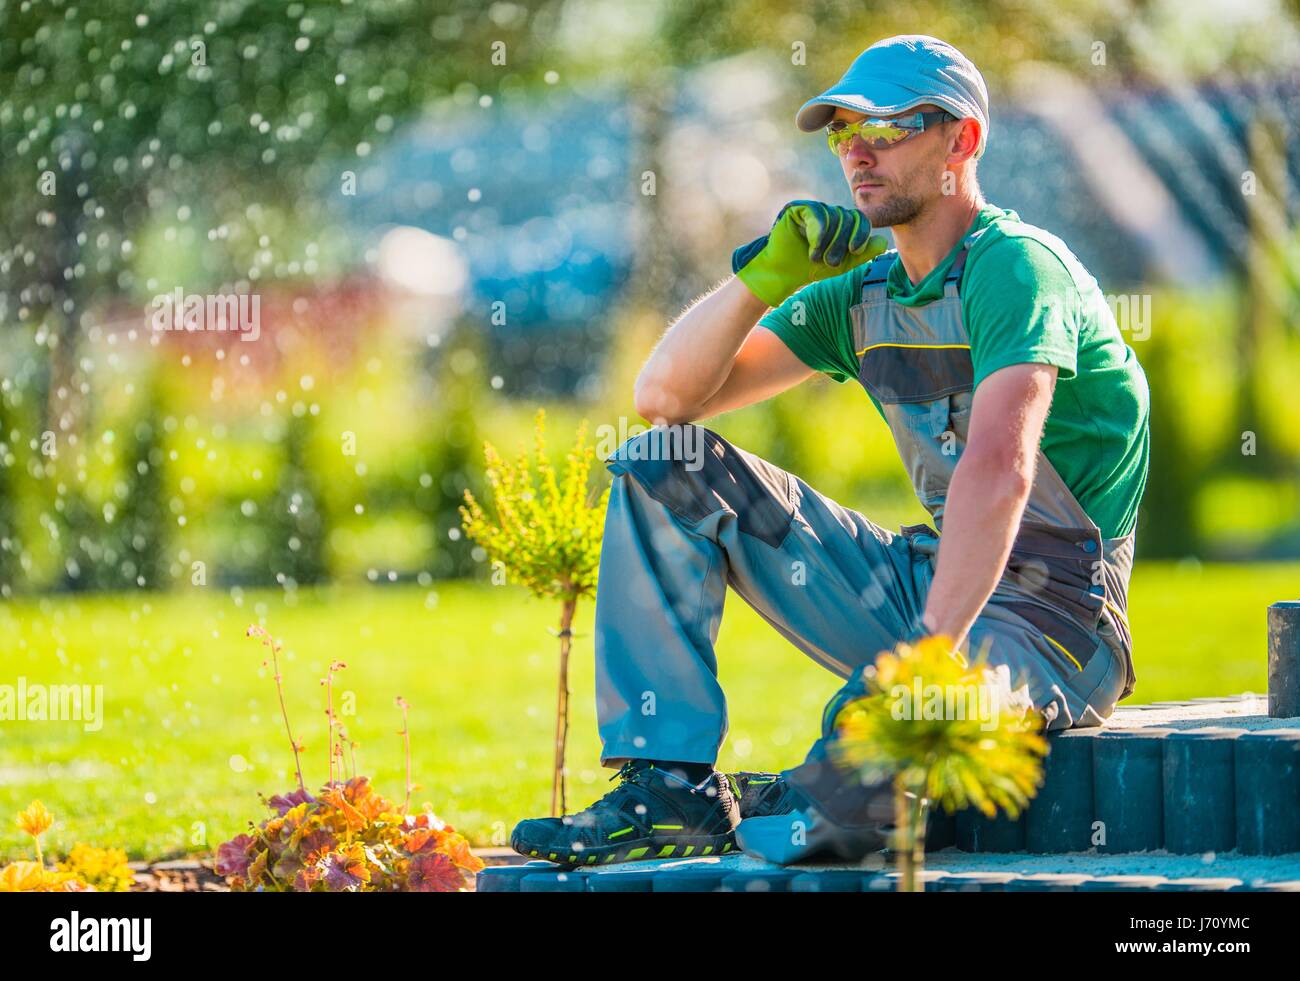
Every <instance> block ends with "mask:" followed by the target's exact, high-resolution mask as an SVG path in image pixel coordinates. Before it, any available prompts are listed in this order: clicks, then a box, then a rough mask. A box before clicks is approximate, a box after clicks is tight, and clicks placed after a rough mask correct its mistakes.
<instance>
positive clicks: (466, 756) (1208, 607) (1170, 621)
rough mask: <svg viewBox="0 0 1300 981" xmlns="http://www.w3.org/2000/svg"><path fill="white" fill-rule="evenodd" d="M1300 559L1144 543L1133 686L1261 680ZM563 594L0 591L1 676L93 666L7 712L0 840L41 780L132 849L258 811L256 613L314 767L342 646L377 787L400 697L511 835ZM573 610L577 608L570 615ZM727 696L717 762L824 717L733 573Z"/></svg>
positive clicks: (778, 754) (287, 774)
mask: <svg viewBox="0 0 1300 981" xmlns="http://www.w3.org/2000/svg"><path fill="white" fill-rule="evenodd" d="M1298 583H1300V564H1287V565H1256V566H1204V567H1200V566H1185V565H1152V564H1147V565H1142V566H1140V567H1139V568H1138V571H1137V572H1136V574H1135V577H1134V584H1133V596H1132V599H1131V606H1132V610H1133V616H1132V622H1133V630H1134V635H1135V638H1136V644H1137V654H1136V663H1137V672H1138V690H1137V693H1136V695H1135V696H1134V700H1137V701H1154V700H1159V699H1169V698H1183V697H1188V698H1190V697H1193V696H1199V695H1216V694H1225V693H1235V692H1241V691H1246V690H1253V691H1263V690H1264V688H1265V652H1266V643H1265V613H1264V611H1265V608H1266V606H1267V605H1268V604H1269V603H1270V602H1272V601H1273V600H1276V599H1281V598H1288V597H1293V596H1294V595H1295V593H1296V587H1297V584H1298ZM554 616H555V611H554V610H553V609H552V608H551V607H550V606H549V605H548V604H543V603H541V602H540V601H536V600H533V599H531V598H529V597H528V596H527V595H526V594H524V593H523V592H522V591H520V590H518V589H516V588H514V587H492V586H486V585H471V584H450V585H440V586H438V587H437V589H436V591H435V590H426V589H421V588H416V587H411V588H406V587H388V588H374V587H369V588H367V587H349V588H337V589H332V590H328V591H323V592H320V593H303V594H302V595H301V596H299V597H298V599H297V602H296V603H286V601H285V598H284V596H283V595H282V594H280V593H278V592H276V593H251V594H247V595H244V596H242V597H239V598H238V599H237V598H235V597H232V596H231V595H230V594H229V593H219V592H217V591H215V590H202V591H200V590H195V591H194V592H192V593H189V594H184V593H177V594H174V595H169V596H161V597H138V596H130V597H102V598H100V597H96V598H47V599H38V600H30V601H28V600H24V601H22V602H19V603H10V604H7V605H5V606H4V607H0V684H7V685H16V684H17V682H18V678H19V677H20V676H23V677H25V678H26V680H27V682H28V683H29V684H36V683H40V684H46V685H61V684H74V683H75V684H89V685H97V684H98V685H103V686H104V688H103V691H104V700H105V703H106V719H105V722H104V724H103V727H102V728H101V729H100V730H99V731H97V732H86V731H84V730H83V727H82V725H81V724H80V723H74V722H32V721H27V722H17V721H14V722H0V857H3V858H14V857H17V856H19V855H20V854H23V853H24V852H25V851H26V849H27V843H26V842H25V841H24V839H23V838H22V837H21V836H20V834H19V833H18V832H17V830H16V828H15V827H14V825H13V823H12V821H11V820H10V818H9V815H10V814H12V813H13V812H16V811H17V810H18V809H19V808H20V807H22V806H23V805H25V804H26V803H27V802H28V801H29V800H31V799H32V798H34V797H39V798H41V799H42V800H43V801H44V802H45V803H46V804H47V805H48V806H49V807H50V808H51V809H52V810H53V811H54V813H55V816H56V821H57V823H56V824H55V826H54V828H53V829H52V830H51V832H50V833H49V834H48V835H47V836H46V839H45V845H46V851H47V854H50V853H53V854H58V855H62V854H63V853H65V852H66V850H67V848H68V847H70V846H71V844H72V843H73V841H75V840H86V841H92V842H94V843H96V844H101V845H116V846H120V847H123V848H125V849H127V851H128V852H129V853H130V854H131V856H132V857H134V858H145V857H148V858H158V857H162V856H173V855H178V854H182V853H185V852H203V851H207V850H209V849H211V848H213V847H215V846H216V844H218V843H219V842H221V841H222V840H224V839H225V838H227V837H229V836H231V835H234V834H236V833H238V832H239V831H241V830H243V828H244V826H245V824H246V822H247V820H248V819H249V818H250V817H256V816H259V815H260V813H261V808H260V806H259V804H258V800H257V794H258V792H259V791H262V792H266V793H268V794H269V793H274V792H277V791H282V790H287V789H290V787H291V786H292V781H293V778H292V757H291V754H290V752H289V747H288V743H287V740H286V737H285V735H284V731H283V728H282V726H281V723H280V717H279V709H278V705H277V702H276V696H275V687H274V684H273V682H272V680H271V676H270V672H269V671H266V670H264V669H263V668H262V660H263V654H264V649H263V648H262V647H261V646H259V645H258V644H257V643H256V642H255V641H253V640H250V639H248V638H246V637H245V636H244V628H245V627H246V626H247V624H248V623H250V622H252V621H256V620H258V619H259V618H260V619H264V621H265V623H266V625H267V626H268V627H269V628H270V629H271V630H272V631H273V632H274V633H275V634H276V635H277V636H280V637H282V638H283V639H284V640H285V642H286V644H287V646H288V654H287V656H286V658H285V661H284V664H283V665H282V667H283V670H284V674H285V677H286V684H287V687H288V703H289V711H290V719H291V721H292V723H293V725H294V727H295V733H296V734H297V735H298V737H299V738H300V739H302V740H303V741H305V742H306V743H307V750H306V756H305V760H304V764H305V768H306V770H307V776H308V780H309V782H315V783H319V782H320V781H321V780H323V778H324V775H325V757H326V750H325V744H324V724H323V723H324V714H323V707H324V690H323V688H322V687H321V686H320V684H319V680H320V679H321V678H322V677H323V676H324V673H325V667H326V665H327V663H328V661H329V660H330V659H341V660H343V661H345V662H346V663H347V668H346V670H344V671H343V672H342V674H341V676H340V679H339V682H338V691H341V692H344V693H349V692H350V693H352V696H344V697H354V698H355V715H352V716H348V717H346V718H345V719H344V722H345V724H346V725H347V727H348V729H349V730H350V732H351V734H352V735H353V736H354V738H356V739H357V740H358V741H359V743H360V748H359V750H358V766H359V769H360V770H361V771H362V772H365V773H367V774H369V775H370V776H371V777H372V778H373V779H374V780H375V781H376V783H377V784H378V785H379V787H380V789H381V790H383V791H384V792H386V793H388V794H389V796H394V797H400V795H401V794H400V788H401V786H402V752H401V740H400V738H399V737H398V735H397V732H398V730H399V729H400V715H399V712H398V710H397V708H396V707H395V706H394V704H393V698H394V696H396V695H401V696H403V697H404V698H406V700H407V701H408V702H410V704H411V720H412V733H413V735H412V743H413V746H412V750H413V755H414V766H415V777H416V780H417V782H419V783H420V784H421V788H420V789H419V790H418V791H417V793H416V795H415V799H416V801H417V802H422V801H426V800H427V801H431V802H432V803H433V805H434V807H435V809H436V810H437V812H438V813H439V814H440V815H441V816H443V818H444V819H445V820H447V821H449V822H451V823H452V824H454V825H456V826H458V827H460V828H461V829H463V830H464V831H466V832H467V833H468V834H469V835H470V836H471V838H472V840H473V841H474V842H475V843H476V844H489V843H504V842H505V839H506V836H507V834H508V831H509V828H510V826H511V824H512V823H513V822H514V821H516V820H517V819H519V818H520V817H524V816H528V815H538V814H543V813H545V812H546V809H547V807H548V800H549V777H548V767H549V752H550V740H551V736H552V727H553V721H554V716H553V713H554V706H555V679H554V668H555V660H556V653H555V641H554V638H553V637H552V636H551V635H550V634H549V633H548V632H547V628H548V626H550V625H551V624H552V621H553V619H554ZM590 622H591V606H590V605H588V606H586V607H585V608H581V609H580V611H579V623H578V627H577V629H578V630H579V633H580V636H579V637H578V639H577V645H576V651H575V657H574V659H573V660H574V668H573V690H574V693H575V698H574V702H573V725H572V736H571V739H570V754H569V765H570V771H571V781H570V787H571V800H572V801H573V802H576V803H578V804H585V803H587V802H589V801H590V800H591V799H592V798H594V797H596V796H599V795H600V794H602V793H604V792H605V790H606V789H608V786H609V785H608V784H607V782H606V780H607V778H608V776H609V775H610V773H611V771H608V770H602V769H601V768H600V767H599V766H598V765H597V762H596V753H597V748H598V747H597V742H596V738H595V712H594V706H593V699H592V664H591V661H592V658H591V649H592V648H591V636H590V633H589V626H590ZM584 631H585V632H584ZM718 648H719V661H720V664H721V674H722V680H723V683H724V685H725V686H726V688H727V691H728V693H729V695H730V697H731V734H730V737H729V738H728V740H727V744H726V746H725V747H724V750H723V755H722V760H721V763H722V765H723V766H725V767H728V768H764V769H767V768H771V769H778V768H781V767H785V766H790V765H792V764H794V763H796V762H798V760H800V759H801V758H802V755H803V753H804V751H805V750H806V749H807V747H808V745H809V744H810V743H811V741H812V740H813V739H814V738H815V736H816V726H817V719H818V717H819V714H820V710H821V707H822V705H823V703H824V702H825V700H826V699H827V698H828V697H829V696H830V695H831V693H832V692H834V690H835V689H836V688H837V687H838V681H837V679H836V678H834V677H833V676H831V675H830V674H828V673H826V672H825V671H823V670H822V669H821V668H819V667H817V666H816V665H814V664H813V663H812V662H810V661H808V660H806V659H805V658H804V657H803V656H802V655H801V654H800V653H799V652H798V651H797V650H795V649H794V648H792V647H791V646H789V645H788V644H787V643H786V642H785V641H784V640H783V639H781V638H780V637H779V636H778V635H776V634H775V633H774V632H773V631H772V630H771V629H770V628H769V627H768V626H767V625H766V624H765V623H763V622H762V621H761V620H760V619H759V618H758V617H757V616H756V615H755V614H753V613H752V611H750V610H749V609H748V607H746V606H745V604H744V603H743V601H740V600H739V599H738V598H737V597H735V596H734V595H732V596H730V598H729V603H728V613H727V616H726V618H725V619H724V622H723V625H722V631H721V636H720V637H719V642H718Z"/></svg>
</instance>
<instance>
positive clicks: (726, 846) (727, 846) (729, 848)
mask: <svg viewBox="0 0 1300 981" xmlns="http://www.w3.org/2000/svg"><path fill="white" fill-rule="evenodd" d="M722 850H723V851H724V852H729V851H731V842H727V843H726V844H725V845H723V846H722Z"/></svg>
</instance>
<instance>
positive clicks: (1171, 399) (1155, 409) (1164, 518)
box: [1136, 331, 1206, 559]
mask: <svg viewBox="0 0 1300 981" xmlns="http://www.w3.org/2000/svg"><path fill="white" fill-rule="evenodd" d="M1168 338H1169V334H1168V333H1167V332H1163V331H1162V332H1159V333H1158V334H1157V333H1156V332H1155V331H1153V332H1152V338H1151V340H1150V341H1149V342H1148V343H1147V344H1146V345H1145V347H1144V348H1143V352H1142V368H1143V371H1145V372H1146V376H1147V384H1148V385H1149V386H1150V389H1151V417H1150V423H1149V425H1150V432H1151V450H1150V453H1151V456H1150V464H1149V468H1148V476H1147V485H1146V490H1145V492H1144V493H1143V495H1142V505H1141V509H1140V510H1139V512H1138V526H1137V545H1136V547H1137V552H1138V555H1139V556H1141V557H1142V558H1144V559H1163V558H1182V557H1184V556H1188V555H1199V554H1200V551H1201V547H1202V542H1201V539H1200V534H1199V528H1198V527H1197V522H1196V510H1195V508H1196V497H1197V494H1198V493H1199V492H1200V490H1201V489H1202V488H1203V487H1204V486H1205V476H1206V472H1205V468H1204V467H1203V466H1201V465H1200V464H1199V463H1198V454H1197V452H1196V450H1195V448H1194V446H1193V445H1192V444H1193V434H1192V433H1190V432H1189V429H1190V428H1191V425H1192V424H1191V423H1190V422H1189V421H1188V417H1187V415H1186V413H1184V412H1183V395H1182V390H1183V380H1182V378H1181V376H1180V375H1179V372H1178V369H1177V366H1176V365H1175V364H1174V352H1173V351H1172V346H1173V345H1172V343H1171V341H1170V340H1169V339H1168Z"/></svg>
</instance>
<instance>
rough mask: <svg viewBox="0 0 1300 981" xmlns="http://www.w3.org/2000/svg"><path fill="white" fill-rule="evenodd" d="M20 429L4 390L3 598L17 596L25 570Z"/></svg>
mask: <svg viewBox="0 0 1300 981" xmlns="http://www.w3.org/2000/svg"><path fill="white" fill-rule="evenodd" d="M18 439H19V434H18V429H17V427H16V426H15V425H14V418H13V416H12V414H11V412H10V409H9V396H8V395H7V394H6V392H5V391H4V390H0V597H3V598H5V599H8V598H9V597H11V596H12V595H13V593H14V590H15V588H16V583H17V579H18V571H19V569H20V568H21V565H20V559H21V556H22V542H21V540H20V538H19V532H18V501H17V494H16V487H17V483H18V482H17V480H16V479H15V478H16V476H17V472H18V471H17V467H18V455H17V453H15V452H14V450H15V448H16V447H17V445H18Z"/></svg>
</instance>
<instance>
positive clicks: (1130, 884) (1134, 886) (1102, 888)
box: [1079, 875, 1169, 892]
mask: <svg viewBox="0 0 1300 981" xmlns="http://www.w3.org/2000/svg"><path fill="white" fill-rule="evenodd" d="M1168 881H1169V880H1168V879H1166V878H1164V876H1159V875H1103V876H1098V877H1096V878H1089V879H1087V880H1085V881H1083V882H1081V883H1079V892H1153V891H1155V889H1156V888H1157V887H1158V886H1160V885H1162V884H1164V883H1166V882H1168Z"/></svg>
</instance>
